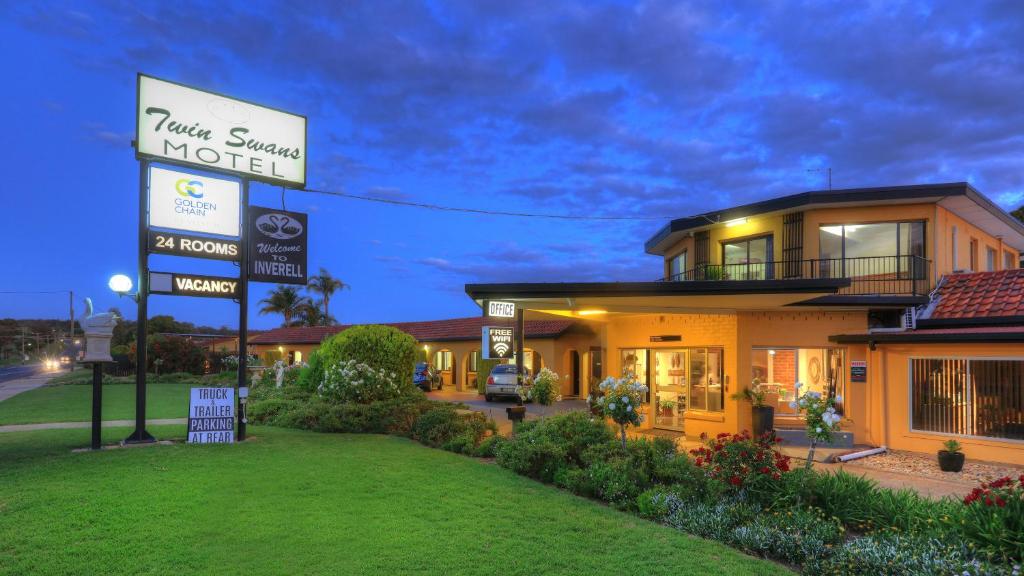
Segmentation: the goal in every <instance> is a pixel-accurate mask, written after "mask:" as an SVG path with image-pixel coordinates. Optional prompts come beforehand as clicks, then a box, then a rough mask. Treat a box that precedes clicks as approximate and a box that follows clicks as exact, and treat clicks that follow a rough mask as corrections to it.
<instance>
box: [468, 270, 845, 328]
mask: <svg viewBox="0 0 1024 576" xmlns="http://www.w3.org/2000/svg"><path fill="white" fill-rule="evenodd" d="M849 285H850V281H849V280H848V279H845V278H834V279H792V280H713V281H711V280H709V281H698V282H540V283H510V284H467V285H466V294H468V295H469V297H470V298H472V299H473V300H475V301H476V302H477V303H478V304H482V303H483V301H484V300H505V301H511V302H516V303H517V304H519V305H520V306H522V307H523V308H524V309H527V310H536V311H543V312H547V313H558V312H565V313H572V312H577V313H578V311H580V310H583V311H588V310H598V311H601V312H606V313H625V314H629V313H657V312H678V313H687V312H715V311H720V312H730V311H736V310H774V309H781V308H784V307H786V306H789V305H791V304H794V303H797V302H802V301H804V300H807V299H809V298H813V297H815V296H821V295H824V294H835V293H836V292H837V291H838V290H840V289H842V288H845V287H847V286H849ZM569 315H573V316H574V317H575V314H569ZM590 319H595V318H590Z"/></svg>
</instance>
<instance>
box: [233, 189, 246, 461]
mask: <svg viewBox="0 0 1024 576" xmlns="http://www.w3.org/2000/svg"><path fill="white" fill-rule="evenodd" d="M241 208H242V228H241V237H242V238H241V242H240V246H239V248H240V250H239V261H238V283H239V285H238V381H237V382H236V383H235V402H237V403H238V404H237V406H236V408H235V417H236V418H237V419H238V441H239V442H241V441H243V440H245V413H244V412H243V409H244V405H243V404H242V395H241V394H239V392H240V390H239V389H240V388H244V387H246V386H248V385H249V384H248V382H247V380H246V376H248V372H249V334H248V332H249V235H248V228H249V179H248V178H243V179H242V203H241Z"/></svg>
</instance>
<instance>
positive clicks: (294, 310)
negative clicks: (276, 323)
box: [260, 284, 309, 326]
mask: <svg viewBox="0 0 1024 576" xmlns="http://www.w3.org/2000/svg"><path fill="white" fill-rule="evenodd" d="M308 302H309V298H307V297H305V296H302V295H300V294H299V289H298V288H295V287H294V286H285V285H283V284H278V285H277V288H274V289H273V290H271V291H270V294H269V295H267V297H266V298H264V299H263V300H260V304H263V308H260V314H281V315H283V316H284V324H283V326H292V325H293V324H294V322H293V319H294V318H295V317H296V316H298V315H299V314H301V312H302V309H303V306H305V305H306V304H307V303H308Z"/></svg>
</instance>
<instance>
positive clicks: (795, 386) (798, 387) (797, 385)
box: [793, 382, 804, 390]
mask: <svg viewBox="0 0 1024 576" xmlns="http://www.w3.org/2000/svg"><path fill="white" fill-rule="evenodd" d="M793 387H794V388H796V389H797V390H799V389H801V388H803V387H804V383H803V382H797V383H796V384H794V385H793Z"/></svg>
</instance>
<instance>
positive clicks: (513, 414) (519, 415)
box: [505, 406, 526, 423]
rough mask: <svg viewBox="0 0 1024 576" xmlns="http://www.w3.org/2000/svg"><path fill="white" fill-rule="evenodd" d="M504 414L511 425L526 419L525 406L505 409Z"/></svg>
mask: <svg viewBox="0 0 1024 576" xmlns="http://www.w3.org/2000/svg"><path fill="white" fill-rule="evenodd" d="M505 413H506V414H508V419H509V420H511V421H512V423H516V422H522V421H523V418H525V417H526V406H509V407H508V408H505Z"/></svg>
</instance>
